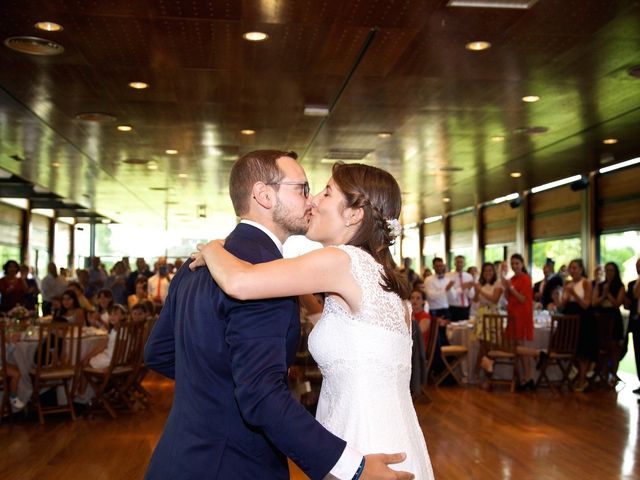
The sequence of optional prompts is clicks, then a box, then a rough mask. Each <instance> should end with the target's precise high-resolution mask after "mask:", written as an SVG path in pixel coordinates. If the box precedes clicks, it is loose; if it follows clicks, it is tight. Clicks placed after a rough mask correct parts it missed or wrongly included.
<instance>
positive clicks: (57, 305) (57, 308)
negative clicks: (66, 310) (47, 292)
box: [49, 292, 64, 318]
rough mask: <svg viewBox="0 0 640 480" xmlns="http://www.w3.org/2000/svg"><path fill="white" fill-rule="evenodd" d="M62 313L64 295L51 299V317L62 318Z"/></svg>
mask: <svg viewBox="0 0 640 480" xmlns="http://www.w3.org/2000/svg"><path fill="white" fill-rule="evenodd" d="M63 293H64V292H63ZM61 311H62V295H56V296H55V297H51V311H50V313H49V315H51V317H52V318H58V317H59V316H60V312H61Z"/></svg>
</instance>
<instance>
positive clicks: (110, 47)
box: [0, 0, 640, 227]
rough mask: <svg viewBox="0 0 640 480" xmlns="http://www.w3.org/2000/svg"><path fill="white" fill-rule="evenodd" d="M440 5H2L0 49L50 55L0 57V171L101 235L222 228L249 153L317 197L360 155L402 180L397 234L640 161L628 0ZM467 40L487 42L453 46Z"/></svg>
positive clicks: (53, 0) (638, 33) (639, 34)
mask: <svg viewBox="0 0 640 480" xmlns="http://www.w3.org/2000/svg"><path fill="white" fill-rule="evenodd" d="M447 3H448V2H447V0H384V1H383V0H369V1H361V0H360V1H358V0H353V1H351V0H349V1H347V0H336V1H329V0H300V1H293V0H289V1H284V0H242V1H233V0H227V1H215V0H188V1H186V0H136V1H134V0H111V1H108V2H107V1H99V0H76V1H72V0H46V1H44V0H30V1H29V2H24V1H22V0H4V1H3V2H0V18H2V21H1V22H0V38H1V39H2V40H5V39H7V38H9V37H13V36H36V37H41V38H45V39H47V40H51V41H54V42H56V43H58V44H60V45H62V46H63V47H64V53H63V54H61V55H56V56H50V57H45V56H34V55H26V54H23V53H19V52H16V51H13V50H11V49H9V48H7V47H6V46H2V48H0V168H2V169H4V170H6V171H7V172H10V173H13V174H16V175H18V176H20V177H22V178H23V179H25V180H27V181H30V182H32V183H34V184H37V185H39V186H40V187H42V188H43V189H45V190H49V191H51V192H54V193H56V194H58V195H60V196H61V197H63V198H64V199H66V200H67V201H70V202H75V203H79V204H82V205H84V206H86V207H88V208H89V209H90V210H92V211H95V212H98V213H100V214H102V215H105V216H107V217H109V218H112V219H114V220H116V221H120V222H123V223H138V224H145V223H149V224H158V225H162V224H164V223H165V222H166V223H167V224H169V225H171V226H173V225H182V224H184V226H185V227H187V226H188V225H189V224H190V223H193V222H212V221H215V219H216V218H220V217H219V216H224V217H228V216H232V215H233V214H232V210H231V207H230V202H229V201H228V199H227V187H226V182H227V176H228V172H229V168H230V166H231V165H232V162H233V160H234V159H236V158H237V157H238V155H241V154H243V153H245V152H247V151H249V150H253V149H257V148H282V149H292V150H296V151H298V152H299V153H301V154H303V157H302V162H303V165H304V167H305V168H306V170H307V172H308V175H309V178H310V180H311V182H312V190H315V191H317V190H319V189H320V188H321V187H322V186H323V185H324V183H325V182H326V179H327V178H328V175H329V171H330V167H331V165H330V163H328V162H327V161H326V160H324V161H323V159H327V158H328V157H332V156H346V157H354V156H358V155H360V156H364V161H366V162H369V163H371V164H373V165H378V166H380V167H382V168H385V169H388V170H390V171H391V172H392V173H393V174H394V175H395V176H396V178H398V179H399V181H400V183H401V186H402V189H403V191H404V192H405V198H404V200H405V208H404V213H403V221H404V222H405V223H408V222H415V221H419V220H421V219H422V218H424V217H427V216H431V215H437V214H441V213H443V212H446V211H451V210H456V209H459V208H464V207H467V206H470V205H473V204H476V203H478V202H483V201H487V200H491V199H493V198H495V197H498V196H502V195H505V194H509V193H512V192H521V191H523V190H525V189H527V188H530V187H532V186H535V185H539V184H542V183H545V182H547V181H550V180H555V179H558V178H562V177H566V176H569V175H574V174H577V173H585V172H588V171H590V170H594V169H596V168H598V166H599V165H600V164H601V163H602V162H608V161H611V160H612V159H618V160H623V159H627V158H630V157H631V156H637V155H639V154H640V128H639V125H640V78H634V77H633V76H631V75H629V70H630V69H631V68H633V67H635V66H638V65H640V2H638V1H622V0H608V1H584V0H562V1H557V0H539V1H538V2H537V3H535V4H534V5H533V7H532V8H531V9H530V10H518V9H506V10H500V9H493V8H455V7H451V6H448V5H447ZM45 20H46V21H53V22H56V23H59V24H60V25H62V26H63V27H64V30H63V31H61V32H45V31H39V30H37V29H35V27H34V24H35V23H36V22H39V21H45ZM372 29H375V30H372ZM255 30H257V31H263V32H265V33H267V34H268V35H269V38H268V40H266V41H264V42H259V43H258V42H248V41H246V40H244V39H243V37H242V35H243V33H245V32H247V31H255ZM478 40H482V41H488V42H490V43H491V45H492V46H491V48H489V49H488V50H484V51H478V52H474V51H470V50H467V49H465V44H467V43H468V42H472V41H478ZM131 81H144V82H147V83H148V84H149V88H148V89H145V90H134V89H132V88H130V87H129V86H128V83H129V82H131ZM525 95H537V96H539V97H540V100H539V101H538V102H536V103H526V102H523V101H522V97H523V96H525ZM309 104H314V105H325V106H332V108H331V113H330V115H329V116H328V117H326V118H322V117H310V116H305V115H304V114H303V109H304V106H305V105H309ZM86 112H101V113H107V114H109V115H111V116H113V117H115V118H114V119H113V120H111V121H106V122H101V123H96V122H86V121H82V120H80V119H78V118H77V115H78V114H80V113H86ZM122 124H124V125H130V126H132V127H133V130H132V131H130V132H121V131H119V130H117V129H116V126H117V125H122ZM531 127H544V128H545V129H547V130H546V132H545V133H537V134H532V133H527V132H526V129H528V128H531ZM243 129H252V130H254V131H255V134H253V135H243V134H242V133H241V130H243ZM381 132H388V133H390V134H391V136H388V137H386V138H381V137H380V136H379V135H378V134H379V133H381ZM605 138H616V139H618V142H617V143H616V144H615V145H604V144H603V143H602V141H603V139H605ZM167 149H175V150H178V153H177V154H174V155H170V154H167V153H166V150H167ZM127 159H134V160H135V159H138V160H142V161H144V162H151V163H150V164H149V163H147V164H139V165H137V164H129V163H124V161H125V160H127ZM154 164H155V165H156V166H157V169H155V170H151V169H149V168H148V167H149V165H152V168H153V165H154ZM443 169H444V170H443ZM451 170H453V171H451ZM512 172H521V173H522V176H521V177H520V178H512V177H511V176H510V173H512ZM444 197H447V198H450V199H451V201H450V202H448V203H444V202H443V198H444ZM203 205H204V207H203ZM204 211H206V214H207V218H206V219H202V218H201V215H202V214H203V212H204Z"/></svg>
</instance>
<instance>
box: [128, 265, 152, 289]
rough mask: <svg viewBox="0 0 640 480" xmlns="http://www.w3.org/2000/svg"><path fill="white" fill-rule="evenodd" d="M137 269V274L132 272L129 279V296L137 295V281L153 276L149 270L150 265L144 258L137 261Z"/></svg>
mask: <svg viewBox="0 0 640 480" xmlns="http://www.w3.org/2000/svg"><path fill="white" fill-rule="evenodd" d="M136 268H137V270H136V271H135V272H131V273H130V274H129V276H128V277H127V293H128V294H129V295H135V293H136V281H137V280H138V278H140V277H145V278H149V277H150V276H151V275H153V272H152V271H151V270H149V265H147V262H146V261H145V259H144V258H142V257H138V258H137V259H136Z"/></svg>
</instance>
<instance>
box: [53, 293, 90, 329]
mask: <svg viewBox="0 0 640 480" xmlns="http://www.w3.org/2000/svg"><path fill="white" fill-rule="evenodd" d="M59 317H61V319H62V320H65V321H67V322H69V323H73V324H75V325H80V326H84V324H85V322H86V315H85V311H84V308H82V307H81V306H80V302H79V301H78V296H77V295H76V292H75V290H73V289H71V288H68V289H67V290H65V292H64V293H63V294H62V308H61V309H60V315H59Z"/></svg>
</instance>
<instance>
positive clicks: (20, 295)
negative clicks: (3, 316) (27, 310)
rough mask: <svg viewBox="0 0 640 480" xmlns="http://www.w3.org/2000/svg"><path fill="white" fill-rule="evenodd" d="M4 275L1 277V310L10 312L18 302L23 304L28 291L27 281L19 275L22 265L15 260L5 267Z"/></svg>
mask: <svg viewBox="0 0 640 480" xmlns="http://www.w3.org/2000/svg"><path fill="white" fill-rule="evenodd" d="M2 268H3V269H4V277H2V278H0V296H1V297H2V299H1V300H0V312H8V311H9V310H11V309H12V308H13V307H15V306H16V305H18V304H22V302H23V301H24V296H25V295H26V293H27V291H28V287H27V283H26V282H25V281H24V279H23V278H20V277H18V272H19V271H20V265H18V262H16V261H15V260H9V261H8V262H6V263H5V264H4V265H3V267H2Z"/></svg>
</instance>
